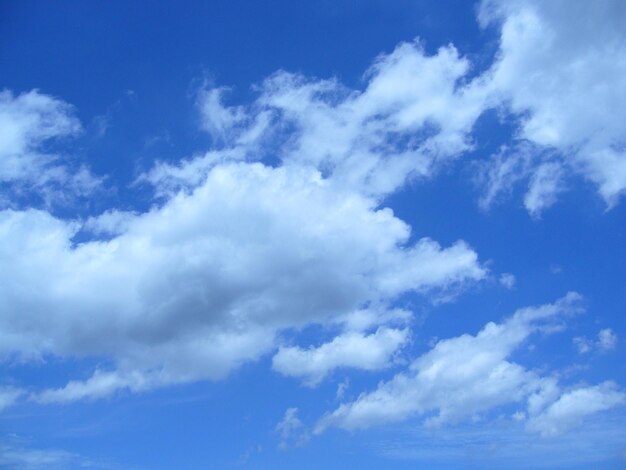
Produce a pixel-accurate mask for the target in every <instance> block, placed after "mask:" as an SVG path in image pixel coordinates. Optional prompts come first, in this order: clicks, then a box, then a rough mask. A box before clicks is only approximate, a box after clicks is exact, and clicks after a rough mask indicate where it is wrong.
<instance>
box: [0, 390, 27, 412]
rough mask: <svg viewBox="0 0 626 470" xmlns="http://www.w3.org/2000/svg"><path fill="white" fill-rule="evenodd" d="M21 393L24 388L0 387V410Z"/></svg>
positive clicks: (13, 401) (10, 403) (12, 402)
mask: <svg viewBox="0 0 626 470" xmlns="http://www.w3.org/2000/svg"><path fill="white" fill-rule="evenodd" d="M22 395H24V390H21V389H19V388H15V387H0V411H2V410H3V409H5V408H8V407H9V406H11V405H13V404H14V403H15V402H16V401H17V400H18V399H19V398H20V397H21V396H22Z"/></svg>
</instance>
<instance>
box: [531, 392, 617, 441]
mask: <svg viewBox="0 0 626 470" xmlns="http://www.w3.org/2000/svg"><path fill="white" fill-rule="evenodd" d="M625 402H626V394H624V392H622V391H621V390H619V389H618V388H617V386H616V385H615V384H614V383H612V382H604V383H602V384H600V385H596V386H593V387H582V388H578V389H575V390H572V391H570V392H566V393H564V394H563V395H561V396H560V397H559V399H558V400H556V401H555V402H554V403H552V404H550V406H548V407H547V408H546V409H545V410H544V411H543V412H541V413H540V414H539V415H538V416H534V417H532V418H531V419H530V420H529V422H528V428H529V429H531V430H533V431H537V432H539V433H541V435H543V436H556V435H559V434H562V433H563V432H565V431H568V430H569V429H571V428H572V427H575V426H577V425H580V423H581V422H582V420H583V418H585V417H587V416H589V415H592V414H594V413H598V412H600V411H604V410H609V409H611V408H615V407H616V406H618V405H622V404H624V403H625Z"/></svg>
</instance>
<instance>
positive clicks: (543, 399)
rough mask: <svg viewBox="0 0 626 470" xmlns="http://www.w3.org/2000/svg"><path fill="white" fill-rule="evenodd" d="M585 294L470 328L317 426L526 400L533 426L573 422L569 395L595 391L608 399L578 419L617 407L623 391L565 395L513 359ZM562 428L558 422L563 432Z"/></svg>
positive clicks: (363, 424)
mask: <svg viewBox="0 0 626 470" xmlns="http://www.w3.org/2000/svg"><path fill="white" fill-rule="evenodd" d="M580 300H581V299H580V296H579V295H578V294H575V293H569V294H568V295H566V296H565V297H563V298H562V299H560V300H558V301H557V302H555V303H554V304H547V305H542V306H539V307H527V308H524V309H521V310H518V311H517V312H515V314H514V315H513V316H511V317H510V318H508V319H507V320H505V321H504V322H503V323H500V324H496V323H488V324H487V325H485V327H484V328H483V329H482V330H481V331H480V332H479V333H478V334H476V335H475V336H471V335H468V334H465V335H462V336H459V337H456V338H450V339H446V340H441V341H439V342H438V343H437V344H436V345H435V346H434V347H433V348H432V349H431V350H430V351H428V352H427V353H425V354H424V355H422V356H420V357H418V358H417V359H415V360H414V361H413V363H412V364H411V365H410V366H409V367H408V369H407V370H406V371H403V372H400V373H398V374H397V375H395V376H394V377H393V378H392V379H391V380H389V381H387V382H381V383H380V384H379V386H378V388H377V389H376V390H374V391H372V392H369V393H362V394H361V395H360V396H359V397H358V398H357V399H356V400H355V401H353V402H350V403H345V404H342V405H341V406H339V407H338V408H337V409H336V410H335V411H333V412H331V413H329V414H326V415H325V416H323V417H322V418H321V419H320V420H319V422H318V424H317V426H316V428H315V432H316V433H321V432H323V431H324V430H325V429H326V428H328V427H329V426H335V427H340V428H343V429H349V430H351V429H362V428H368V427H371V426H375V425H380V424H384V423H390V422H397V421H403V420H406V419H408V418H410V417H413V416H422V417H426V420H425V424H427V425H429V426H436V425H442V424H444V423H456V422H459V421H462V420H467V419H477V418H478V417H480V415H481V414H485V413H487V412H489V411H491V410H493V409H496V408H499V407H502V406H503V405H509V404H516V403H520V402H523V401H527V402H528V414H529V416H531V418H530V419H529V421H528V423H529V429H531V430H539V431H541V430H542V429H543V428H544V426H547V424H545V425H544V424H537V423H544V422H551V421H553V420H555V419H558V418H559V417H563V421H567V422H568V423H569V422H570V418H569V417H567V416H565V412H562V411H560V410H561V409H563V408H567V404H568V403H570V402H571V400H572V399H570V398H568V397H569V396H570V395H569V394H574V395H573V396H574V397H583V396H586V395H587V394H588V393H592V394H599V395H598V397H599V398H603V397H604V398H606V399H605V400H603V401H601V403H602V404H601V405H592V406H590V407H589V408H588V411H587V412H582V411H581V412H576V413H573V414H572V421H573V420H574V418H578V417H581V418H582V417H584V415H585V414H591V413H595V412H598V411H602V410H604V409H608V408H610V407H613V406H617V405H618V404H620V403H621V401H620V399H618V397H620V396H621V397H622V398H623V397H624V393H623V392H621V391H618V390H617V389H616V388H614V387H613V388H611V392H610V394H608V395H606V394H600V391H603V392H606V391H607V390H605V388H606V387H608V386H607V385H602V386H599V387H600V388H598V389H596V388H592V389H586V388H580V389H577V390H574V391H571V392H568V393H566V394H563V395H561V397H560V398H559V388H558V386H557V384H556V381H555V380H554V379H553V378H550V377H545V378H544V377H541V376H539V375H538V374H537V373H536V372H534V371H531V370H528V369H526V368H524V367H523V366H521V365H520V364H517V363H514V362H511V361H510V360H509V357H510V356H511V354H512V353H513V352H514V351H515V350H516V349H517V348H519V346H520V345H521V344H522V343H523V342H524V341H525V340H526V339H527V338H528V337H529V336H530V335H531V334H532V333H534V332H537V331H553V330H554V326H555V324H557V323H558V322H559V321H560V318H561V317H563V316H564V315H568V314H572V313H575V312H578V311H580V308H581V307H580ZM555 322H557V323H555ZM588 390H592V391H593V392H588ZM607 393H608V392H607ZM561 399H562V400H563V402H560V400H561ZM555 400H557V401H555ZM559 403H563V404H559ZM553 406H554V409H553V408H552V407H553ZM516 415H517V414H516ZM553 416H554V419H553ZM521 417H522V418H523V417H524V415H523V414H522V415H521ZM564 428H565V426H560V427H559V431H560V430H561V429H564ZM542 432H543V431H542Z"/></svg>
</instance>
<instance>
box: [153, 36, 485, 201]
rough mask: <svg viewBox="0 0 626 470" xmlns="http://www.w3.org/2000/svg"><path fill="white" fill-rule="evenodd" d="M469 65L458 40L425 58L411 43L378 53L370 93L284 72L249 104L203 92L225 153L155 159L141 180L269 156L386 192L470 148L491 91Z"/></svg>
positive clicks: (186, 178)
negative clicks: (169, 161)
mask: <svg viewBox="0 0 626 470" xmlns="http://www.w3.org/2000/svg"><path fill="white" fill-rule="evenodd" d="M469 68H470V64H469V62H468V60H467V59H465V58H462V57H460V56H459V53H458V52H457V50H456V49H455V48H454V47H453V46H448V47H443V48H441V49H439V51H437V53H436V54H435V55H427V54H426V53H425V52H424V50H423V49H422V47H421V45H420V44H419V42H413V43H402V44H400V45H398V46H397V47H396V48H395V50H394V51H393V52H391V53H390V54H386V55H381V56H380V57H378V58H377V59H376V61H375V62H374V64H373V65H372V66H371V67H370V69H369V70H368V71H367V73H366V74H365V76H364V80H365V81H366V83H367V85H366V87H365V89H364V90H351V89H347V88H346V87H344V86H343V85H341V84H340V83H339V82H337V81H336V80H334V79H326V80H314V79H309V78H307V77H303V76H301V75H297V74H292V73H288V72H284V71H280V72H277V73H275V74H274V75H272V76H271V77H269V78H268V79H267V80H265V81H264V82H263V83H262V84H261V85H260V86H259V87H258V90H257V91H258V97H257V99H256V100H255V101H254V102H253V103H251V104H250V105H248V106H232V107H228V106H225V105H224V104H223V95H224V92H225V89H223V88H213V89H206V90H201V91H200V93H199V98H198V106H199V108H200V113H201V117H202V122H203V125H204V127H205V129H207V131H209V132H210V134H211V135H212V136H213V138H214V139H215V140H216V141H217V142H219V144H220V147H219V150H213V151H211V152H208V153H207V154H206V155H204V156H202V157H199V158H195V159H193V160H190V161H187V162H184V163H183V164H181V165H158V166H157V167H155V168H154V169H152V170H151V171H150V172H148V173H147V174H146V175H143V176H142V178H141V179H142V180H147V181H150V182H152V183H154V184H156V185H157V187H158V188H159V189H161V191H162V192H167V191H164V189H165V190H172V189H177V185H178V187H181V186H182V187H186V186H187V187H188V186H189V185H194V184H197V183H198V181H199V179H201V177H199V176H198V175H202V174H203V173H206V171H208V169H209V168H211V167H212V166H213V165H215V164H216V163H218V162H220V161H224V160H240V159H246V158H247V159H260V158H263V157H266V156H267V157H269V158H272V159H276V158H278V159H279V161H280V162H281V164H283V165H285V166H299V167H311V168H315V169H317V170H319V171H320V172H321V173H322V174H323V175H324V178H325V179H326V180H327V181H328V182H329V183H331V184H333V185H337V186H338V187H340V188H351V189H352V190H355V191H358V192H359V193H361V194H364V195H368V196H372V197H376V198H381V197H384V196H386V195H387V194H389V193H391V192H393V191H395V190H397V189H399V188H400V187H402V186H403V185H404V184H405V182H406V181H407V179H411V178H416V177H425V176H430V175H431V174H433V172H434V171H435V170H436V169H437V167H438V165H439V164H440V163H441V162H442V161H446V160H448V159H451V158H455V157H458V156H459V155H461V154H462V153H463V152H465V151H466V150H468V149H470V148H472V145H473V143H472V141H471V137H470V133H471V130H472V127H473V125H474V122H475V121H476V119H477V118H478V117H479V116H480V114H481V113H482V111H483V109H484V107H485V100H486V88H485V87H484V86H483V85H482V84H481V83H480V80H478V81H474V82H469V83H466V84H464V83H462V80H463V79H465V77H466V75H467V74H468V72H469ZM285 129H288V130H289V131H288V132H286V131H285Z"/></svg>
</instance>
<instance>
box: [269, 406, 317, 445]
mask: <svg viewBox="0 0 626 470" xmlns="http://www.w3.org/2000/svg"><path fill="white" fill-rule="evenodd" d="M276 431H277V432H279V433H280V444H279V445H278V447H279V448H280V449H283V450H284V449H287V448H288V447H289V445H290V444H292V443H293V444H294V445H302V444H303V443H304V442H306V441H307V440H308V438H309V435H308V433H307V431H306V428H305V427H304V425H303V424H302V421H300V419H299V418H298V408H287V410H286V411H285V416H283V419H282V420H281V421H280V422H279V423H278V424H277V425H276Z"/></svg>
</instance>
